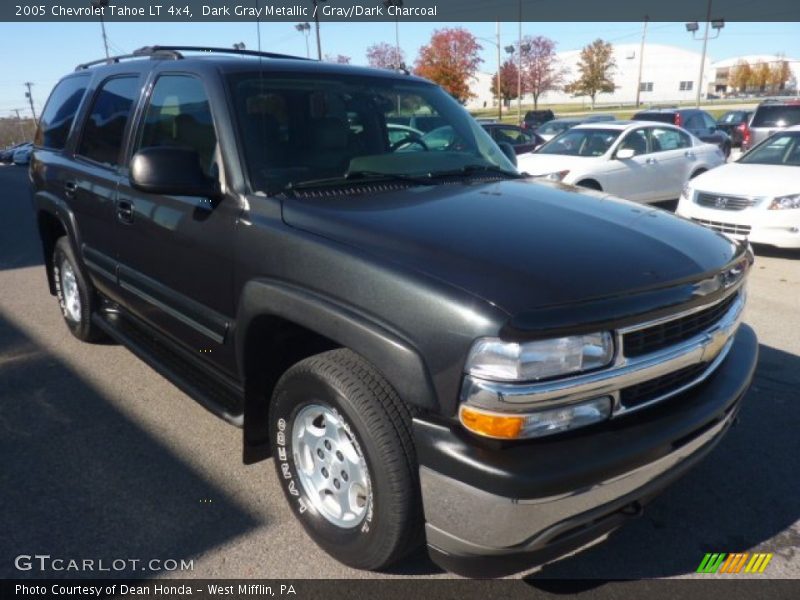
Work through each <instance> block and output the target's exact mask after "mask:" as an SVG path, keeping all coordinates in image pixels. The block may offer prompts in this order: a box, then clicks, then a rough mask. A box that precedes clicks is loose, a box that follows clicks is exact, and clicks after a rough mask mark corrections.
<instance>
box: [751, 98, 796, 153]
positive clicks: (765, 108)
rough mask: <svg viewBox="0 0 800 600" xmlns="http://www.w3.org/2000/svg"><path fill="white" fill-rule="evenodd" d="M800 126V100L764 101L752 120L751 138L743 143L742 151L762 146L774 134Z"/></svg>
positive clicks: (757, 108)
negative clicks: (758, 145)
mask: <svg viewBox="0 0 800 600" xmlns="http://www.w3.org/2000/svg"><path fill="white" fill-rule="evenodd" d="M799 124H800V100H798V99H776V100H764V101H763V102H762V103H761V104H759V105H758V106H757V107H756V110H755V112H754V113H753V118H752V119H751V120H750V126H749V133H750V135H749V137H748V138H745V140H744V142H743V143H742V150H748V149H749V148H752V147H753V146H755V145H757V144H760V143H761V142H763V141H764V140H765V139H767V138H768V137H769V136H771V135H772V134H773V133H775V132H777V131H780V130H782V129H786V128H787V127H791V126H792V125H799Z"/></svg>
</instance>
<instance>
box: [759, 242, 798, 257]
mask: <svg viewBox="0 0 800 600" xmlns="http://www.w3.org/2000/svg"><path fill="white" fill-rule="evenodd" d="M753 252H755V255H756V258H758V257H759V256H767V257H769V258H786V259H789V260H800V248H776V247H775V246H763V245H761V244H753Z"/></svg>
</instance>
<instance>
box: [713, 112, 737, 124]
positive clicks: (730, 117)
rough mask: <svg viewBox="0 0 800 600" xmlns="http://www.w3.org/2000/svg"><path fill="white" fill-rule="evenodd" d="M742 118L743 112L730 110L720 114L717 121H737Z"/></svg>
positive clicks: (726, 122) (725, 122)
mask: <svg viewBox="0 0 800 600" xmlns="http://www.w3.org/2000/svg"><path fill="white" fill-rule="evenodd" d="M743 118H744V113H743V112H739V111H731V112H726V113H725V114H724V115H722V116H721V117H720V118H719V121H717V123H724V124H728V123H738V122H739V121H741V120H742V119H743Z"/></svg>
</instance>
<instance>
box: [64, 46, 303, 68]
mask: <svg viewBox="0 0 800 600" xmlns="http://www.w3.org/2000/svg"><path fill="white" fill-rule="evenodd" d="M183 52H200V53H207V54H238V55H241V56H260V57H263V58H289V59H292V60H311V59H308V58H303V57H301V56H294V55H291V54H278V53H276V52H258V51H256V50H237V49H236V48H214V47H210V46H143V47H141V48H139V49H137V50H134V51H133V52H132V53H131V54H120V55H118V56H111V57H109V58H101V59H98V60H93V61H91V62H87V63H82V64H80V65H78V66H77V67H75V70H76V71H82V70H84V69H88V68H89V67H93V66H95V65H103V64H106V65H111V64H116V63H118V62H120V61H121V60H127V59H133V58H151V59H156V60H157V59H172V60H180V59H182V58H184V56H183V54H182V53H183Z"/></svg>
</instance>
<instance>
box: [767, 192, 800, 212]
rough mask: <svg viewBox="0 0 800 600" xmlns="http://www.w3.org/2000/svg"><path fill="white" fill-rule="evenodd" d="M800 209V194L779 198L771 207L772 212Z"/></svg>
mask: <svg viewBox="0 0 800 600" xmlns="http://www.w3.org/2000/svg"><path fill="white" fill-rule="evenodd" d="M791 208H800V194H790V195H789V196H779V197H777V198H774V199H773V200H772V204H770V205H769V209H770V210H784V209H791Z"/></svg>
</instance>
